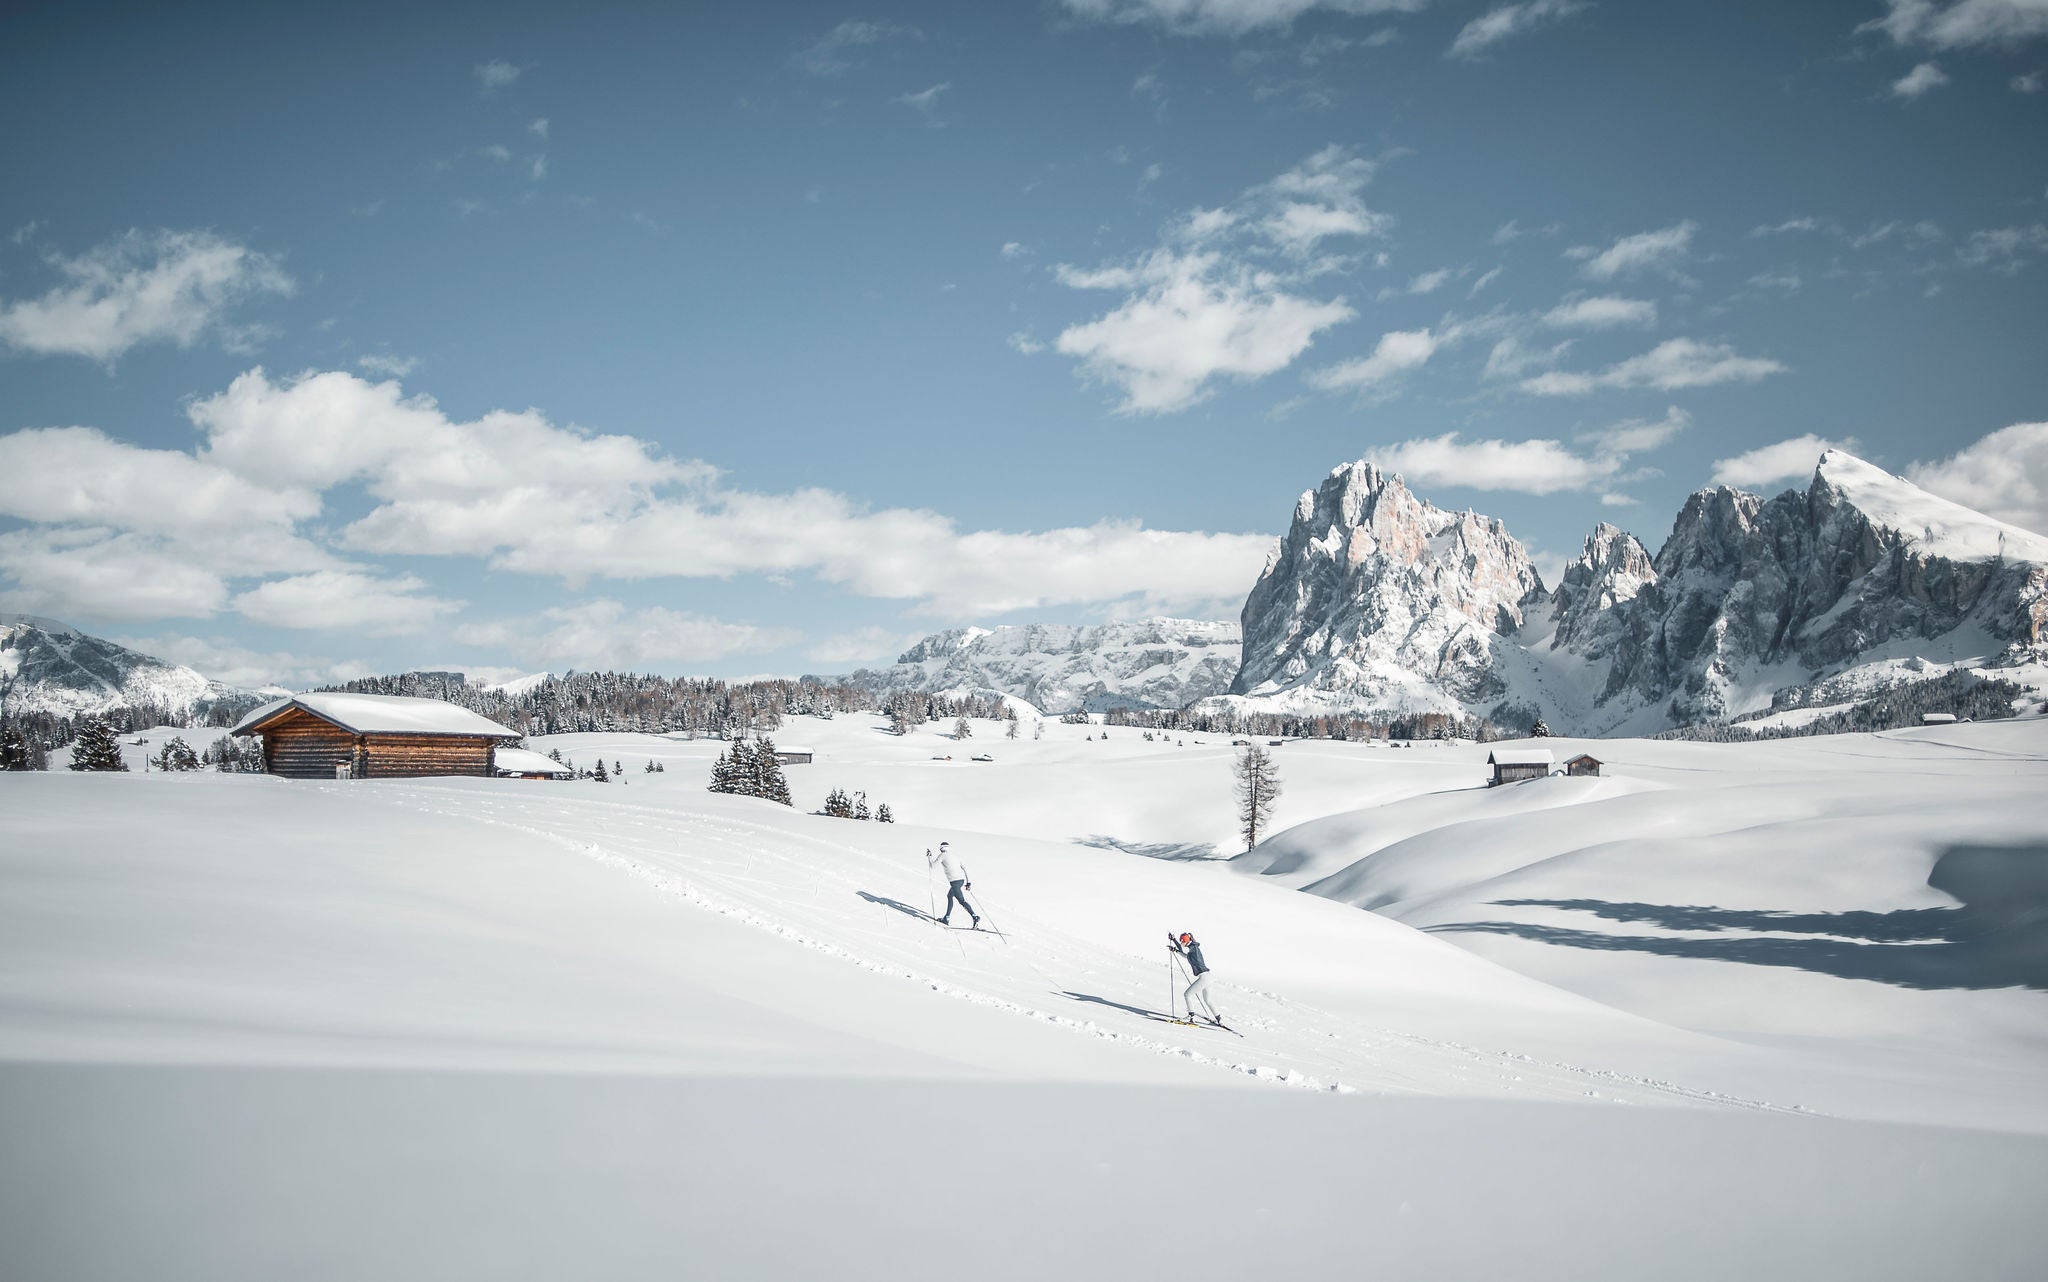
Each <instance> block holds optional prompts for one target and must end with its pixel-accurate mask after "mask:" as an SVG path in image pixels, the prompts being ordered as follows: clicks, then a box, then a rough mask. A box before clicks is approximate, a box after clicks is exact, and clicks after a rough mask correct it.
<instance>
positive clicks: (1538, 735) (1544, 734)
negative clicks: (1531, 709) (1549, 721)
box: [1529, 717, 1550, 739]
mask: <svg viewBox="0 0 2048 1282" xmlns="http://www.w3.org/2000/svg"><path fill="white" fill-rule="evenodd" d="M1529 737H1530V738H1532V739H1548V738H1549V737H1550V727H1549V726H1547V725H1544V724H1543V718H1541V717H1538V718H1536V724H1535V725H1534V726H1532V727H1531V728H1530V730H1529Z"/></svg>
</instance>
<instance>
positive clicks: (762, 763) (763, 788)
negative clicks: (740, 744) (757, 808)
mask: <svg viewBox="0 0 2048 1282" xmlns="http://www.w3.org/2000/svg"><path fill="white" fill-rule="evenodd" d="M754 778H755V787H756V791H755V793H754V795H755V796H757V797H761V798H764V799H765V800H768V801H773V802H776V803H778V804H780V805H784V806H788V805H793V804H795V803H793V802H792V801H791V800H790V796H789V780H788V778H787V777H785V776H784V775H783V773H782V758H781V757H778V756H776V755H775V742H774V740H772V739H763V740H761V741H760V742H759V743H757V744H755V745H754Z"/></svg>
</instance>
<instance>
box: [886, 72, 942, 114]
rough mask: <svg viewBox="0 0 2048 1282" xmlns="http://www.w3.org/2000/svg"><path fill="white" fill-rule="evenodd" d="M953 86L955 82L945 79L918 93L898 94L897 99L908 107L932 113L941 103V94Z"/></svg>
mask: <svg viewBox="0 0 2048 1282" xmlns="http://www.w3.org/2000/svg"><path fill="white" fill-rule="evenodd" d="M952 87H953V82H952V81H950V80H945V81H941V82H940V83H938V84H935V85H933V86H932V87H931V88H929V89H920V90H918V91H917V92H916V93H902V94H897V95H896V101H897V102H900V103H902V104H903V105H904V106H906V107H914V108H916V109H917V110H919V111H921V112H924V113H925V114H926V115H930V114H931V113H932V110H933V109H934V108H936V107H937V106H938V105H939V95H940V94H942V93H944V92H946V91H947V90H948V89H951V88H952Z"/></svg>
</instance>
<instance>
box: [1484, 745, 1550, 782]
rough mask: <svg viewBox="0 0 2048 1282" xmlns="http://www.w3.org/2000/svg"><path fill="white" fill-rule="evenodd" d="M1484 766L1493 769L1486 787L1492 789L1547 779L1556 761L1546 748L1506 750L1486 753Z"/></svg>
mask: <svg viewBox="0 0 2048 1282" xmlns="http://www.w3.org/2000/svg"><path fill="white" fill-rule="evenodd" d="M1486 764H1487V765H1489V766H1492V767H1493V778H1492V779H1490V780H1488V781H1487V785H1486V786H1487V787H1489V788H1493V787H1498V786H1499V785H1501V784H1504V783H1516V782H1519V781H1521V780H1523V779H1545V778H1548V777H1549V776H1550V771H1551V768H1552V767H1553V766H1555V765H1556V764H1557V759H1556V758H1555V757H1553V756H1551V755H1550V749H1548V748H1507V749H1501V750H1499V751H1496V752H1490V753H1488V754H1487V755H1486Z"/></svg>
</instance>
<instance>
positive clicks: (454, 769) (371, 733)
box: [229, 693, 521, 779]
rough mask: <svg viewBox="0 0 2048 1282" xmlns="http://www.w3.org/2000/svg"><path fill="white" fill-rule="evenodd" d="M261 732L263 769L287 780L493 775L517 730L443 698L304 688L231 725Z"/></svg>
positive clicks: (237, 729)
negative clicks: (500, 751)
mask: <svg viewBox="0 0 2048 1282" xmlns="http://www.w3.org/2000/svg"><path fill="white" fill-rule="evenodd" d="M229 733H230V734H235V735H244V736H246V735H261V736H262V738H263V768H264V769H265V770H266V771H268V772H269V773H271V774H274V775H283V776H285V777H286V778H289V779H332V778H335V777H336V775H337V774H338V773H339V772H340V768H344V767H345V768H346V769H347V771H348V773H349V774H350V775H351V776H353V777H355V778H358V779H403V778H415V777H418V776H421V775H486V776H488V775H490V774H491V773H492V768H493V767H492V757H493V754H494V752H495V750H496V748H497V746H498V745H499V744H501V743H504V744H513V743H517V742H518V741H519V739H520V738H521V736H520V734H519V732H518V731H516V730H507V729H506V728H505V727H503V726H501V725H499V724H498V723H497V722H495V721H492V720H489V719H488V718H486V717H482V716H479V715H478V714H476V713H474V712H471V711H470V710H469V709H467V708H458V707H456V706H455V705H454V704H452V703H444V702H443V701H441V700H439V699H411V698H405V697H402V696H399V695H385V694H342V693H326V694H302V695H296V696H294V697H292V698H289V699H280V700H278V701H277V702H276V703H271V704H266V705H264V706H263V707H261V708H258V709H256V711H254V712H252V713H250V714H249V715H248V716H246V717H244V718H242V720H241V722H240V723H239V724H237V725H236V726H235V728H234V729H233V730H231V731H229Z"/></svg>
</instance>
